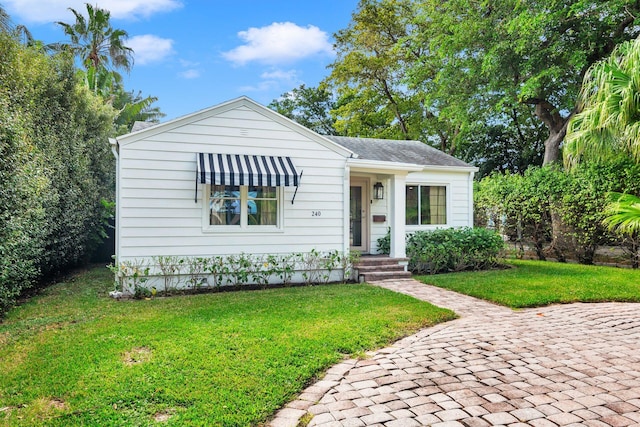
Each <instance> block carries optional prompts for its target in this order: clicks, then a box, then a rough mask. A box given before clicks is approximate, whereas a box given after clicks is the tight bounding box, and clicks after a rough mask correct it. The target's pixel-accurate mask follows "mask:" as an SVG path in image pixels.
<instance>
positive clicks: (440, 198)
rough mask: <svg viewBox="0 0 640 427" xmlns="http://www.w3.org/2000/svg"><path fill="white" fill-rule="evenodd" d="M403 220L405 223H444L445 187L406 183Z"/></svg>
mask: <svg viewBox="0 0 640 427" xmlns="http://www.w3.org/2000/svg"><path fill="white" fill-rule="evenodd" d="M405 220H406V224H407V225H445V224H446V223H447V187H445V186H443V185H407V187H406V214H405Z"/></svg>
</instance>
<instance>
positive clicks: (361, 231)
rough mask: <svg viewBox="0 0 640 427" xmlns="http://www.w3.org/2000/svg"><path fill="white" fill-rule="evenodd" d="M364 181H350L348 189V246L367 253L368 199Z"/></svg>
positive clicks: (366, 184)
mask: <svg viewBox="0 0 640 427" xmlns="http://www.w3.org/2000/svg"><path fill="white" fill-rule="evenodd" d="M368 188H369V187H368V182H367V181H366V180H355V179H352V180H351V186H350V188H349V246H350V247H351V249H353V250H358V251H361V252H364V253H366V252H369V227H368V224H369V203H368V202H369V198H368V194H367V189H368Z"/></svg>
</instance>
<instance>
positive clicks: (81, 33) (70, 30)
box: [57, 3, 133, 72]
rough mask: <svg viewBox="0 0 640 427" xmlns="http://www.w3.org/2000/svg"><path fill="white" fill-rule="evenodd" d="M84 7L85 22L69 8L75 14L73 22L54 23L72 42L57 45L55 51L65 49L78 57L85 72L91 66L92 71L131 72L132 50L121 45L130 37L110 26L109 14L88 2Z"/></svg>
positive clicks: (82, 16) (82, 17) (83, 18)
mask: <svg viewBox="0 0 640 427" xmlns="http://www.w3.org/2000/svg"><path fill="white" fill-rule="evenodd" d="M85 5H86V7H87V15H88V19H87V18H85V17H84V15H82V14H81V13H79V12H78V11H76V10H75V9H73V8H69V10H70V11H71V12H72V13H73V14H74V15H75V18H76V22H75V23H73V24H67V23H65V22H57V24H58V25H60V26H61V27H62V28H63V30H64V33H65V34H66V35H67V36H68V37H69V39H70V40H71V43H68V44H64V43H63V44H59V45H58V49H60V50H63V49H68V50H70V51H72V52H73V53H74V54H75V55H77V56H79V57H80V59H81V60H82V64H83V65H84V67H85V68H86V69H87V70H88V69H89V68H91V67H93V68H94V70H100V69H102V68H105V69H108V70H115V69H123V70H125V71H127V72H128V71H130V70H131V67H132V66H133V49H131V48H130V47H127V46H125V44H124V43H125V40H126V39H127V37H128V36H129V35H128V34H127V32H126V31H124V30H120V29H114V28H113V27H111V23H110V22H109V20H110V18H111V12H109V11H108V10H105V9H100V8H99V7H97V6H96V7H94V6H91V5H90V4H89V3H85Z"/></svg>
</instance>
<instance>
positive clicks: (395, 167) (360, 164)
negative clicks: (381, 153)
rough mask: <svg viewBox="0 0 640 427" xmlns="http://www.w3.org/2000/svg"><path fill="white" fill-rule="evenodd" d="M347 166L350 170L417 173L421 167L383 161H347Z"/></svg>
mask: <svg viewBox="0 0 640 427" xmlns="http://www.w3.org/2000/svg"><path fill="white" fill-rule="evenodd" d="M347 164H348V165H349V166H350V167H351V169H352V170H353V169H363V170H377V171H399V172H419V171H421V170H422V169H423V166H420V165H416V164H413V163H399V162H386V161H384V160H366V159H348V160H347Z"/></svg>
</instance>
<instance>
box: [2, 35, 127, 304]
mask: <svg viewBox="0 0 640 427" xmlns="http://www.w3.org/2000/svg"><path fill="white" fill-rule="evenodd" d="M0 58H2V61H0V316H2V314H3V313H4V312H5V311H6V310H8V309H9V308H10V307H11V305H12V304H13V303H14V301H15V299H16V298H17V297H18V296H19V295H20V294H21V293H24V292H25V291H26V290H28V289H29V288H30V287H33V286H35V285H36V284H37V283H38V282H39V280H41V279H43V278H47V276H49V275H53V274H56V273H59V272H62V271H65V270H67V269H69V268H70V267H73V266H75V265H78V264H81V263H83V262H84V261H86V260H87V259H88V257H89V256H90V255H91V252H92V250H93V249H94V248H95V247H96V246H97V245H98V243H99V242H100V240H101V237H100V235H101V230H102V227H104V216H105V213H106V210H107V208H108V206H105V205H104V204H103V203H102V201H103V200H104V199H107V200H109V199H112V198H113V190H114V171H115V168H114V159H113V155H112V154H111V152H110V149H109V144H108V142H107V136H108V134H109V132H110V130H111V124H112V121H113V114H114V110H113V108H112V107H111V106H108V105H104V104H103V102H102V100H100V99H98V98H97V97H96V96H94V95H93V94H92V93H90V92H89V91H88V90H87V89H86V88H85V87H84V86H83V85H82V84H80V82H79V80H78V78H77V76H76V70H75V68H74V65H73V58H71V57H70V56H66V55H62V54H61V55H55V56H48V55H46V54H44V53H43V52H42V51H41V50H39V49H37V48H36V47H28V46H23V45H21V44H20V43H19V42H18V41H17V40H14V39H13V38H11V37H10V36H9V35H7V34H4V33H2V32H0Z"/></svg>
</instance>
